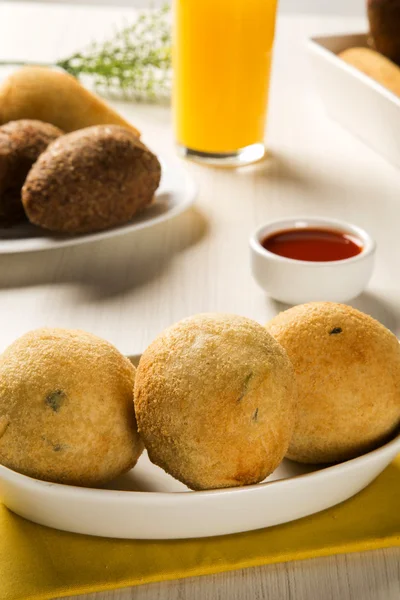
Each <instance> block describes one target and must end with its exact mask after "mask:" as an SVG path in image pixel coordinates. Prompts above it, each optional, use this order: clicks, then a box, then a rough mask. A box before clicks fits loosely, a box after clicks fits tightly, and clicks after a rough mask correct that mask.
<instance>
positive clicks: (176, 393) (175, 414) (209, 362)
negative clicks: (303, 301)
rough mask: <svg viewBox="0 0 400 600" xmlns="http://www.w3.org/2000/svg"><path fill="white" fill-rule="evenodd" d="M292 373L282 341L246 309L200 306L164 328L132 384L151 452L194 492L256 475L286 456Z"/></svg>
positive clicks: (153, 458)
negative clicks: (209, 310)
mask: <svg viewBox="0 0 400 600" xmlns="http://www.w3.org/2000/svg"><path fill="white" fill-rule="evenodd" d="M294 402H295V376H294V371H293V367H292V365H291V363H290V361H289V359H288V358H287V356H286V353H285V351H284V350H283V349H282V348H281V346H280V345H279V344H278V343H277V342H276V341H275V340H274V339H273V338H272V336H270V335H269V334H268V333H267V332H266V331H265V329H264V328H263V327H262V326H261V325H259V324H258V323H255V322H254V321H251V320H250V319H246V318H244V317H239V316H235V315H225V314H201V315H197V316H194V317H190V318H187V319H184V320H183V321H180V322H179V323H177V324H176V325H173V326H172V327H170V328H169V329H167V330H166V331H164V332H163V333H162V334H161V335H160V336H159V337H157V339H156V340H155V341H154V342H153V343H152V344H151V345H150V346H149V347H148V348H147V350H146V351H145V352H144V354H143V356H142V358H141V360H140V363H139V366H138V370H137V376H136V382H135V409H136V416H137V420H138V428H139V433H140V434H141V436H142V438H143V441H144V444H145V446H146V448H147V451H148V454H149V457H150V460H151V461H152V462H153V463H155V464H157V465H159V466H160V467H162V468H163V469H164V470H165V471H167V472H168V473H170V474H171V475H173V476H174V477H175V478H176V479H179V480H180V481H182V482H183V483H185V484H186V485H187V486H188V487H190V488H192V489H194V490H201V489H211V488H224V487H231V486H240V485H248V484H252V483H257V482H259V481H262V480H263V479H264V478H265V477H267V475H269V474H270V473H271V472H272V471H273V470H274V469H275V468H276V467H277V466H278V465H279V463H280V462H281V460H282V458H283V456H284V455H285V453H286V451H287V448H288V445H289V440H290V438H291V435H292V432H293V425H294Z"/></svg>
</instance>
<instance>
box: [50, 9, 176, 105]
mask: <svg viewBox="0 0 400 600" xmlns="http://www.w3.org/2000/svg"><path fill="white" fill-rule="evenodd" d="M169 13H170V7H169V5H165V6H163V7H162V8H161V9H158V10H150V11H146V12H142V13H140V15H139V16H138V18H137V20H136V21H135V22H134V23H133V24H132V25H129V26H127V27H125V28H124V29H122V30H120V31H117V32H116V33H115V35H114V37H113V38H111V39H110V40H108V41H106V42H104V43H102V44H99V43H93V44H91V46H89V47H88V49H87V50H86V51H83V52H76V53H75V54H73V55H72V56H70V57H69V58H66V59H64V60H60V61H58V62H57V66H59V67H61V68H63V69H64V70H65V71H67V72H68V73H70V74H71V75H74V76H75V77H78V78H80V77H89V78H90V79H91V80H92V83H93V85H94V87H96V88H98V89H99V91H101V92H103V93H106V94H108V95H113V96H122V97H124V98H127V97H133V98H135V99H146V100H157V99H161V98H166V97H168V96H169V93H170V83H171V26H170V20H169Z"/></svg>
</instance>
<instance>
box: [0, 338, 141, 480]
mask: <svg viewBox="0 0 400 600" xmlns="http://www.w3.org/2000/svg"><path fill="white" fill-rule="evenodd" d="M134 377H135V369H134V367H133V366H132V365H131V363H130V362H129V360H128V359H126V358H125V357H124V356H122V355H121V354H120V353H119V352H118V351H117V350H116V348H114V347H113V346H112V345H111V344H109V343H107V342H105V341H103V340H101V339H100V338H98V337H96V336H94V335H92V334H89V333H85V332H83V331H75V330H65V329H39V330H36V331H32V332H30V333H28V334H26V335H24V336H22V337H21V338H19V339H18V340H17V341H16V342H14V343H13V344H12V345H11V346H10V347H9V348H8V349H7V350H6V351H5V352H4V354H3V355H2V356H1V357H0V462H1V464H3V465H5V466H7V467H9V468H11V469H14V470H16V471H18V472H20V473H24V474H26V475H30V476H32V477H36V478H38V479H43V480H46V481H53V482H58V483H67V484H71V485H80V486H96V485H101V484H103V483H105V482H107V481H109V480H111V479H113V478H114V477H116V476H117V475H119V474H121V473H123V472H125V471H128V470H129V469H130V468H132V467H133V466H134V464H135V463H136V461H137V459H138V458H139V456H140V453H141V451H142V442H141V440H140V438H139V436H138V433H137V428H136V420H135V414H134V406H133V383H134Z"/></svg>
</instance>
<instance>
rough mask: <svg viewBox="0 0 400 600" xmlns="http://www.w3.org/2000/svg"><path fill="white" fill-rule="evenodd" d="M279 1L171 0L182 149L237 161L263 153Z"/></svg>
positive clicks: (225, 161)
mask: <svg viewBox="0 0 400 600" xmlns="http://www.w3.org/2000/svg"><path fill="white" fill-rule="evenodd" d="M276 5H277V0H175V1H174V24H173V60H174V85H173V112H174V126H175V136H176V140H177V143H178V147H179V149H180V152H181V153H182V154H183V155H184V156H186V157H190V158H193V159H195V160H199V161H203V162H208V163H211V164H224V165H232V166H237V165H241V164H248V163H251V162H254V161H256V160H259V159H260V158H262V157H263V155H264V153H265V148H264V127H265V119H266V112H267V105H268V89H269V78H270V69H271V53H272V45H273V40H274V30H275V13H276Z"/></svg>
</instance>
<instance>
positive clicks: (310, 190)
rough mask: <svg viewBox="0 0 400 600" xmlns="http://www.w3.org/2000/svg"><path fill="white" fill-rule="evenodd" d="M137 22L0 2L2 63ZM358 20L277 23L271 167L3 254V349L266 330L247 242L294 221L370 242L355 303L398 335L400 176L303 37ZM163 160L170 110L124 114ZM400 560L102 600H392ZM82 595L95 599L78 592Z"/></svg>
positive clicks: (357, 560)
mask: <svg viewBox="0 0 400 600" xmlns="http://www.w3.org/2000/svg"><path fill="white" fill-rule="evenodd" d="M131 16H132V11H130V10H129V9H128V8H126V7H125V8H120V9H112V8H105V7H103V8H95V7H93V6H91V7H84V6H76V5H75V6H73V7H69V6H66V5H65V4H63V5H61V6H51V5H49V4H46V5H40V4H25V3H23V2H19V3H14V2H3V3H1V4H0V59H1V60H4V59H12V58H14V59H15V58H20V59H24V58H25V59H26V58H27V57H28V58H30V59H33V60H38V61H39V60H44V61H47V60H54V59H56V58H58V57H61V56H63V55H68V54H69V53H70V52H71V51H73V50H75V49H77V48H79V47H81V46H82V45H85V44H86V43H87V42H88V41H89V40H91V39H93V38H96V37H99V36H102V35H103V34H104V33H106V32H107V31H110V29H112V26H113V25H114V24H118V23H119V22H121V20H125V21H126V20H127V19H129V18H130V17H131ZM364 28H365V23H364V21H362V20H359V19H355V18H344V17H343V18H338V17H316V16H312V17H311V16H308V17H305V16H297V17H296V16H282V17H281V18H280V20H279V26H278V31H277V44H276V53H275V65H274V73H273V83H272V97H271V105H270V115H269V127H268V147H269V149H270V153H271V154H270V158H269V160H268V161H266V162H265V163H263V164H259V165H257V166H254V167H250V168H246V169H244V170H241V171H236V172H235V171H230V170H212V169H207V168H204V167H200V166H197V165H194V164H189V163H187V169H188V170H189V171H190V172H191V174H192V176H193V177H194V178H195V179H196V181H197V183H198V185H199V188H200V193H199V197H198V201H197V204H196V207H195V208H193V210H191V211H189V212H188V213H186V214H184V215H182V216H180V217H178V218H176V219H175V220H174V221H172V222H170V223H168V224H165V225H160V226H157V227H156V228H154V229H153V230H148V231H142V232H140V233H137V234H135V235H127V236H125V237H121V238H116V239H115V240H108V241H104V242H101V243H93V244H91V245H86V246H81V247H76V248H70V249H65V250H59V251H55V252H53V253H51V254H49V253H38V254H31V255H19V256H17V255H15V256H3V257H0V351H1V350H3V349H4V348H5V347H6V346H7V345H8V344H9V343H10V342H11V341H13V340H14V339H15V338H16V337H18V336H19V335H21V334H23V333H24V332H26V331H27V330H29V329H32V328H35V327H38V326H43V325H48V326H57V327H76V328H83V329H86V330H89V331H92V332H94V333H96V334H98V335H100V336H103V337H104V338H106V339H108V340H110V341H111V342H113V343H114V344H115V345H116V346H118V347H119V348H120V349H121V351H122V352H125V353H138V352H140V351H141V350H143V348H144V347H145V346H146V345H147V344H148V343H149V342H150V341H151V340H152V339H153V338H154V336H155V335H156V334H157V333H158V332H160V331H161V330H162V329H163V328H164V327H166V326H167V325H169V324H171V323H172V322H174V321H177V320H179V319H181V318H183V317H185V316H187V315H190V314H194V313H197V312H201V311H225V312H235V313H239V314H243V315H246V316H249V317H252V318H254V319H256V320H258V321H260V322H265V321H266V320H268V319H269V318H270V317H271V316H272V315H274V314H275V313H276V312H277V310H279V309H280V308H281V306H279V305H278V304H277V303H276V302H274V301H273V300H270V299H268V298H267V297H266V296H265V295H264V294H263V293H262V291H260V290H259V289H258V288H257V287H256V284H255V283H254V282H253V280H252V278H251V274H250V269H249V257H248V248H247V241H248V237H249V234H250V233H251V232H252V231H253V229H255V228H256V226H258V225H259V224H261V223H263V222H264V221H267V220H268V219H273V218H278V217H285V216H288V215H293V214H305V215H313V214H318V215H321V216H333V217H338V218H342V219H347V220H350V221H353V222H355V223H358V224H359V225H361V226H362V227H364V228H366V229H367V230H368V231H369V232H370V233H372V235H373V236H374V237H375V238H376V240H377V242H378V255H377V263H376V270H375V273H374V276H373V279H372V281H371V284H370V286H369V289H368V291H367V292H366V293H365V294H363V295H362V296H361V297H360V298H359V299H358V300H357V301H356V302H355V303H354V304H355V306H357V307H358V308H360V309H362V310H364V311H366V312H369V313H371V314H372V315H373V316H375V317H376V318H378V319H380V320H381V321H382V322H383V323H384V324H386V325H387V326H388V327H390V328H391V329H392V330H393V331H395V332H396V333H397V334H399V333H400V331H399V330H400V280H399V276H398V267H397V264H398V261H397V257H398V255H399V252H400V236H399V234H398V229H399V224H398V221H399V218H400V171H398V170H396V169H395V168H394V167H392V166H391V165H389V164H387V163H386V162H385V161H384V160H383V159H382V158H380V157H379V156H378V155H376V154H375V153H374V152H373V151H372V150H369V149H368V148H366V147H365V146H363V145H362V144H361V143H360V142H358V141H357V140H355V139H354V138H353V137H351V136H350V134H348V133H347V132H346V131H344V130H342V129H341V128H340V127H339V126H338V125H336V124H335V123H332V122H331V121H330V120H329V119H328V118H327V117H326V116H325V114H324V110H323V107H322V105H321V103H320V101H319V98H318V96H317V94H316V92H315V90H314V87H313V82H312V74H311V73H310V70H309V65H308V61H307V56H306V52H305V47H304V40H305V38H306V37H307V36H309V35H312V34H317V33H329V32H349V31H357V30H363V29H364ZM119 108H120V110H121V112H123V113H124V115H125V116H127V117H128V118H130V119H131V120H132V121H133V122H134V123H135V125H137V126H138V127H139V128H140V129H141V130H142V132H143V134H144V139H145V141H146V142H147V143H148V144H150V145H151V146H152V147H153V148H154V149H155V150H156V151H157V152H159V153H161V154H163V155H165V156H166V157H167V158H168V160H171V161H173V160H178V159H177V158H175V155H174V148H173V137H172V132H171V125H170V115H169V110H168V108H166V107H157V106H143V105H142V106H138V105H129V104H122V105H119ZM399 596H400V550H396V549H393V550H382V551H377V552H370V553H366V554H361V555H348V556H347V555H346V556H339V557H332V558H325V559H316V560H313V561H306V562H299V563H292V564H283V565H276V566H271V567H261V568H256V569H249V570H246V571H237V572H234V573H228V574H223V575H218V576H214V577H204V578H198V579H187V580H182V581H177V582H170V583H162V584H153V585H150V586H143V587H140V588H134V589H132V590H124V591H116V592H113V593H112V592H107V593H102V594H98V595H94V596H90V598H97V600H100V599H101V600H106V599H107V600H123V599H124V600H125V599H126V600H127V599H128V598H137V599H152V600H154V599H157V598H160V599H161V598H163V599H164V598H168V599H171V600H172V599H178V598H179V599H180V598H190V600H197V599H199V600H200V599H201V600H205V599H207V598H215V597H218V598H229V599H230V600H234V599H236V598H237V599H238V600H239V599H240V600H243V599H248V600H253V599H256V598H270V599H273V600H275V599H278V598H279V599H280V600H286V599H288V600H289V599H296V600H297V599H298V600H320V599H323V600H329V599H339V598H340V599H341V600H346V599H350V598H351V599H357V600H358V599H359V600H369V599H371V600H372V599H373V600H377V599H382V600H394V599H398V598H399ZM82 598H89V596H83V597H82Z"/></svg>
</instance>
